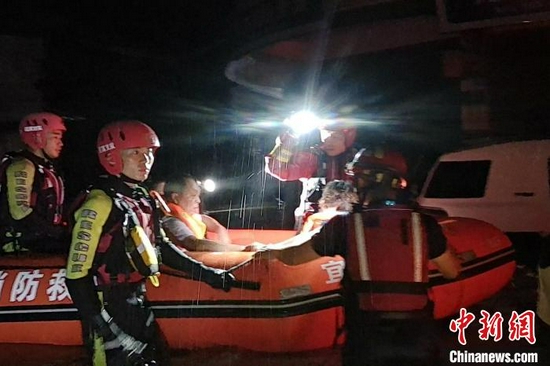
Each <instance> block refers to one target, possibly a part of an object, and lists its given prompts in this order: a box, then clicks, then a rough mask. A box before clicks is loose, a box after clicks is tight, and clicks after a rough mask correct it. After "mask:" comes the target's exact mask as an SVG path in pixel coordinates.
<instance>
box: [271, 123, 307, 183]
mask: <svg viewBox="0 0 550 366" xmlns="http://www.w3.org/2000/svg"><path fill="white" fill-rule="evenodd" d="M297 144H298V141H297V140H296V138H295V137H293V136H292V135H290V134H288V133H284V134H282V135H281V136H279V137H277V141H276V143H275V147H274V148H273V150H272V151H271V152H270V153H269V154H268V155H267V156H266V157H265V171H266V172H267V173H268V174H270V175H272V176H273V177H275V178H277V179H279V180H281V181H294V180H298V179H300V178H311V177H312V176H313V175H314V174H315V172H316V170H317V156H316V155H315V154H313V153H312V152H310V151H297V147H296V145H297Z"/></svg>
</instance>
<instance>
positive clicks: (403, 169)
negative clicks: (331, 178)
mask: <svg viewBox="0 0 550 366" xmlns="http://www.w3.org/2000/svg"><path fill="white" fill-rule="evenodd" d="M346 174H347V175H348V176H351V177H354V178H358V177H360V176H367V177H370V178H371V179H374V180H381V179H382V178H383V177H384V176H385V177H386V178H390V181H391V185H392V187H393V188H400V189H402V188H405V187H406V186H407V181H406V180H405V179H404V177H405V175H406V174H407V162H406V161H405V158H404V157H403V155H401V154H400V153H398V152H397V151H384V150H383V149H381V148H376V149H374V150H367V149H361V150H360V151H359V152H358V153H357V154H355V157H354V158H353V161H351V162H349V163H348V164H347V165H346Z"/></svg>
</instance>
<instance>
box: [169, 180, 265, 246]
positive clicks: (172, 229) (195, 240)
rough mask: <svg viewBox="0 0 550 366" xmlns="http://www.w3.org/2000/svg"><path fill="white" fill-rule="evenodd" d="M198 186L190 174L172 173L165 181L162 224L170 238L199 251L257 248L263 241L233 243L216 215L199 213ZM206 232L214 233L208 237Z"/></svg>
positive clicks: (199, 193) (199, 192)
mask: <svg viewBox="0 0 550 366" xmlns="http://www.w3.org/2000/svg"><path fill="white" fill-rule="evenodd" d="M200 196H201V187H200V186H199V184H198V183H197V181H196V179H195V178H193V177H192V176H190V175H181V176H172V177H169V178H167V179H166V181H165V184H164V197H165V199H166V202H167V206H168V208H169V209H170V211H169V212H166V213H165V216H164V217H163V218H162V226H163V228H164V230H165V231H166V234H167V235H168V237H169V238H170V240H172V242H173V243H174V244H176V245H178V246H181V247H183V248H184V249H186V250H190V251H198V252H240V251H256V250H258V249H261V248H263V245H259V244H254V245H249V246H244V245H238V244H232V243H231V238H230V237H229V232H228V231H227V229H226V228H225V227H224V226H223V225H222V224H220V223H219V222H218V221H217V220H216V219H215V218H213V217H211V216H208V215H204V214H201V212H200V203H201V198H200ZM207 233H214V234H216V235H217V240H215V241H214V240H208V239H207V238H206V235H207Z"/></svg>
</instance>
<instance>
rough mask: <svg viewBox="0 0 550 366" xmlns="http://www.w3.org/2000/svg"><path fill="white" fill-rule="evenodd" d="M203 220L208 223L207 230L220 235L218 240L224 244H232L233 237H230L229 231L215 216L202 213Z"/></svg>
mask: <svg viewBox="0 0 550 366" xmlns="http://www.w3.org/2000/svg"><path fill="white" fill-rule="evenodd" d="M201 216H202V222H204V224H205V225H206V231H207V232H210V233H215V234H216V235H217V237H218V242H220V243H222V244H231V238H230V237H229V231H227V229H226V228H225V227H224V226H223V225H222V224H220V223H219V222H218V220H216V219H215V218H213V217H211V216H208V215H201Z"/></svg>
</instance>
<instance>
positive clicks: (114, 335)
mask: <svg viewBox="0 0 550 366" xmlns="http://www.w3.org/2000/svg"><path fill="white" fill-rule="evenodd" d="M93 322H94V326H95V330H96V331H97V334H98V335H99V336H101V337H102V338H103V342H104V344H105V348H106V349H113V348H117V347H122V349H123V350H124V352H125V353H126V357H127V358H128V360H129V361H131V362H130V364H132V363H134V362H136V361H138V360H139V359H141V353H142V352H143V351H144V350H145V348H146V347H147V343H143V342H141V341H138V340H137V339H135V338H134V337H132V336H131V335H129V334H127V333H125V332H124V331H123V330H122V329H120V327H119V326H118V325H117V324H116V323H115V322H114V321H113V318H112V317H111V316H110V315H109V313H107V311H106V310H102V311H101V315H97V316H95V317H94V319H93Z"/></svg>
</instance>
